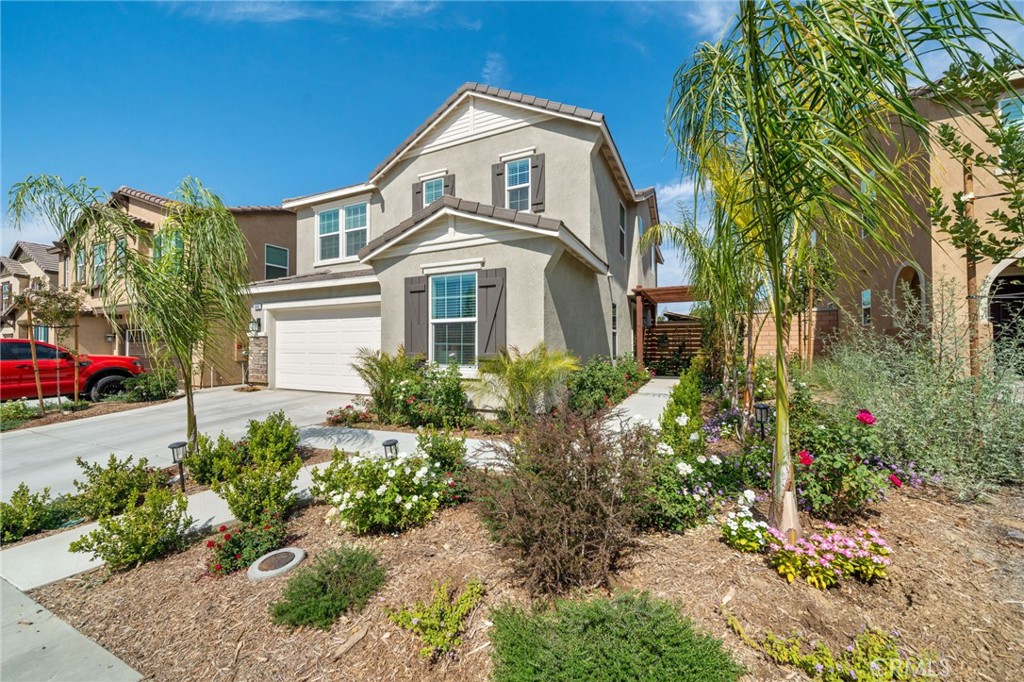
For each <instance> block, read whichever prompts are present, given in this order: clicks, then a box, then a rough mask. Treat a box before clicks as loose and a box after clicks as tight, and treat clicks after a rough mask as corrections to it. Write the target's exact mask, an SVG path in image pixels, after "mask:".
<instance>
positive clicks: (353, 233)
mask: <svg viewBox="0 0 1024 682" xmlns="http://www.w3.org/2000/svg"><path fill="white" fill-rule="evenodd" d="M317 223H318V224H317V233H318V240H319V244H318V247H317V255H318V256H319V258H318V260H320V261H329V260H337V259H339V258H355V257H356V254H358V253H359V249H361V248H363V247H364V246H366V242H367V234H368V232H369V212H368V206H367V204H366V202H361V203H358V204H350V205H349V206H345V207H344V208H340V209H339V208H332V209H328V210H326V211H320V212H319V213H317ZM342 235H344V240H343V239H342Z"/></svg>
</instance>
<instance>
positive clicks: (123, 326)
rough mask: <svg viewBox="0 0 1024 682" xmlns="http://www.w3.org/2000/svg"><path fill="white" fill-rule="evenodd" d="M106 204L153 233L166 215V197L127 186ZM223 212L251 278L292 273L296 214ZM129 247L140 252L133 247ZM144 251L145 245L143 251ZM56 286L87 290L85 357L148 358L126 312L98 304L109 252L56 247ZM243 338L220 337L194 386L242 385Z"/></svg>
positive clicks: (258, 209)
mask: <svg viewBox="0 0 1024 682" xmlns="http://www.w3.org/2000/svg"><path fill="white" fill-rule="evenodd" d="M111 201H112V202H115V203H116V204H117V205H119V206H120V207H121V208H122V209H123V210H124V211H126V212H127V213H128V214H129V215H131V216H132V217H133V218H134V219H135V221H136V222H137V223H138V224H139V225H140V226H142V227H143V228H146V229H148V230H152V231H153V232H154V233H159V231H160V226H161V224H162V223H163V221H164V218H165V217H166V213H167V206H168V202H169V201H170V200H169V199H167V198H166V197H162V196H158V195H156V194H150V193H148V192H143V191H141V190H137V189H132V188H131V187H121V188H119V189H118V190H117V191H115V192H113V193H112V195H111ZM228 210H230V211H231V214H232V215H233V216H234V218H235V221H236V222H237V223H238V227H239V229H240V230H241V231H242V234H244V235H245V238H246V240H247V241H248V259H249V266H250V268H251V271H252V278H253V279H254V280H262V281H265V280H272V279H275V278H287V277H289V276H291V275H293V274H294V273H295V262H296V261H295V213H294V212H293V211H290V210H288V209H284V208H280V207H277V206H236V207H230V208H229V209H228ZM129 246H130V248H140V247H139V246H138V245H137V244H132V245H129ZM142 248H146V247H142ZM57 253H58V255H57V258H59V265H60V267H59V280H58V281H59V284H60V286H70V285H72V284H74V283H82V284H84V285H85V287H86V291H87V296H88V297H87V299H86V307H87V309H89V310H90V311H91V312H88V313H86V314H84V315H83V316H82V317H81V320H80V324H79V350H80V351H81V352H84V353H96V354H111V355H135V356H138V357H141V358H142V359H143V364H146V362H147V361H148V360H149V355H150V348H149V346H148V344H147V341H148V340H147V339H145V338H143V336H142V334H141V332H140V331H139V330H137V329H132V328H131V327H130V324H129V322H128V318H127V315H126V313H127V310H126V309H125V307H124V306H120V307H118V308H116V309H115V310H113V311H108V310H106V309H105V308H104V306H103V301H102V300H101V298H100V290H99V287H98V286H96V284H97V283H98V281H99V278H98V277H97V274H96V273H97V272H98V271H100V270H101V269H102V268H104V267H105V266H106V261H107V259H108V258H110V257H112V248H110V247H108V248H100V247H97V248H96V250H95V252H94V253H88V254H87V253H85V252H83V251H79V252H77V253H70V252H69V250H68V249H67V248H66V247H61V245H60V244H58V249H57ZM245 352H246V348H245V340H244V339H240V340H232V339H225V340H224V343H223V345H222V347H218V348H217V349H210V350H208V352H207V362H206V363H205V365H206V366H205V368H204V371H203V375H202V377H197V385H199V386H221V385H226V384H238V383H241V382H242V378H243V376H242V374H243V364H244V362H245V360H246V355H245Z"/></svg>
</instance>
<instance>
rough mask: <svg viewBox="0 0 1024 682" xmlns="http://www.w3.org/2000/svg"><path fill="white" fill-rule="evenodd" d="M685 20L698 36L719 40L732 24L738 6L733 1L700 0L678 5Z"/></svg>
mask: <svg viewBox="0 0 1024 682" xmlns="http://www.w3.org/2000/svg"><path fill="white" fill-rule="evenodd" d="M677 7H678V8H679V9H678V11H679V14H680V15H681V16H682V18H683V20H684V21H685V22H686V23H688V24H689V25H690V26H692V27H693V28H694V29H695V30H696V33H697V34H698V35H701V36H704V37H707V38H714V39H717V38H719V37H721V36H722V34H723V33H725V29H726V28H728V27H729V25H730V24H731V23H732V21H733V18H734V17H735V15H736V12H737V11H738V10H739V7H738V4H737V3H736V2H732V1H731V0H699V1H698V2H684V3H681V4H680V5H677Z"/></svg>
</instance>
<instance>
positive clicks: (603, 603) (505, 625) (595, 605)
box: [491, 593, 743, 682]
mask: <svg viewBox="0 0 1024 682" xmlns="http://www.w3.org/2000/svg"><path fill="white" fill-rule="evenodd" d="M491 619H492V620H493V621H494V628H493V630H492V631H491V642H492V643H493V644H494V653H493V658H494V677H493V679H494V680H495V682H526V681H527V680H544V681H545V682H578V681H579V680H586V681H587V682H623V681H625V680H637V681H639V680H643V682H730V681H733V680H737V679H739V676H740V675H742V674H743V668H742V667H741V666H740V665H739V664H737V663H736V662H735V661H734V660H733V658H732V656H731V655H730V654H729V652H728V651H727V650H726V649H725V648H724V647H723V646H722V642H721V641H720V640H718V639H716V638H715V637H712V636H711V635H708V634H704V633H701V632H699V631H697V630H696V629H695V628H694V625H693V623H692V622H691V621H690V620H689V619H688V618H685V617H684V616H682V615H680V613H679V611H678V610H677V608H676V607H675V606H674V605H673V604H672V603H670V602H667V601H663V600H659V599H652V598H651V597H650V596H649V595H647V594H635V593H626V594H621V595H618V596H616V597H615V598H613V599H605V598H602V597H597V598H593V599H588V600H586V601H570V600H559V601H557V602H556V603H555V605H554V607H553V608H552V609H551V610H549V611H534V612H532V613H528V612H525V611H523V610H521V609H519V608H516V607H512V606H506V607H503V608H499V609H496V610H495V611H493V612H492V615H491Z"/></svg>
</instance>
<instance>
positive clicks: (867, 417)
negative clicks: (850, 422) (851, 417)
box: [857, 410, 875, 426]
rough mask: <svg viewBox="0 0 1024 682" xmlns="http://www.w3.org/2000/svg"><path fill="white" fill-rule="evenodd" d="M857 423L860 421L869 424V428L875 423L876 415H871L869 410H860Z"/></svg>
mask: <svg viewBox="0 0 1024 682" xmlns="http://www.w3.org/2000/svg"><path fill="white" fill-rule="evenodd" d="M857 421H859V422H860V423H861V424H867V425H868V426H871V425H872V424H874V423H875V415H873V414H871V413H870V412H868V411H867V410H860V411H859V412H858V413H857Z"/></svg>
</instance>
